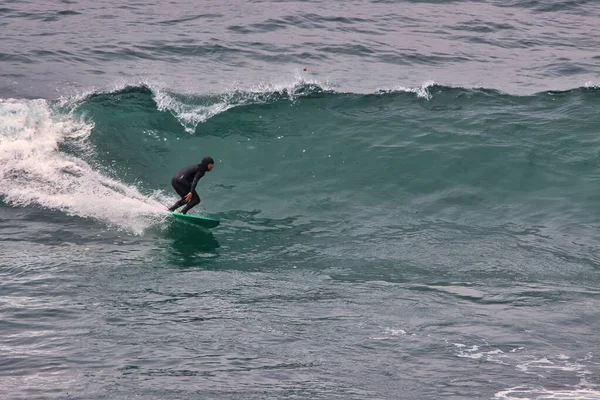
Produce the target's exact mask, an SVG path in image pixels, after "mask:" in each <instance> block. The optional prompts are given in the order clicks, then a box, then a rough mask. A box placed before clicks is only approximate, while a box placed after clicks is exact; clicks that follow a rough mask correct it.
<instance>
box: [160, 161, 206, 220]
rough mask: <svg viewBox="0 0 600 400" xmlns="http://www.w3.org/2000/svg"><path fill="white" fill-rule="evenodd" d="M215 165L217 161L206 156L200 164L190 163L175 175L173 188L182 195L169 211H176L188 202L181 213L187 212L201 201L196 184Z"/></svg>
mask: <svg viewBox="0 0 600 400" xmlns="http://www.w3.org/2000/svg"><path fill="white" fill-rule="evenodd" d="M214 165H215V161H214V160H213V159H212V158H211V157H204V158H203V159H202V162H201V163H200V164H194V165H190V166H189V167H185V168H184V169H182V170H181V171H179V172H178V173H176V174H175V176H173V179H171V185H173V189H175V191H176V192H177V194H178V195H180V196H181V200H179V201H178V202H177V203H175V204H173V205H172V206H171V207H169V211H171V212H172V211H175V210H177V209H178V208H179V207H181V206H182V205H184V204H186V203H187V204H186V206H185V207H183V208H182V209H181V211H180V212H181V213H182V214H185V213H187V212H188V211H190V210H191V209H192V207H194V206H196V205H197V204H198V203H200V196H198V193H196V185H197V184H198V180H199V179H200V178H202V177H203V176H204V174H205V173H206V172H207V171H211V170H212V169H213V167H214Z"/></svg>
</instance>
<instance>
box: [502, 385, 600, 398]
mask: <svg viewBox="0 0 600 400" xmlns="http://www.w3.org/2000/svg"><path fill="white" fill-rule="evenodd" d="M494 398H496V399H501V400H525V399H529V400H600V391H597V390H591V389H572V390H548V389H545V388H543V387H527V386H516V387H513V388H509V389H506V390H502V391H500V392H498V393H496V394H495V395H494Z"/></svg>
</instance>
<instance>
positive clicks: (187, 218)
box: [171, 212, 221, 229]
mask: <svg viewBox="0 0 600 400" xmlns="http://www.w3.org/2000/svg"><path fill="white" fill-rule="evenodd" d="M171 215H172V216H173V217H175V219H177V220H179V221H183V222H187V223H190V224H194V225H198V226H201V227H203V228H208V229H210V228H215V227H217V226H219V224H220V223H221V221H219V220H218V219H214V218H208V217H202V216H200V215H188V214H180V213H176V212H172V213H171Z"/></svg>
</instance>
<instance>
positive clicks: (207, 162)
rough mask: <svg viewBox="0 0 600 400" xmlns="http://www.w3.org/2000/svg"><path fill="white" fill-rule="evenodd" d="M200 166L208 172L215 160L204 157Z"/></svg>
mask: <svg viewBox="0 0 600 400" xmlns="http://www.w3.org/2000/svg"><path fill="white" fill-rule="evenodd" d="M201 164H202V165H204V166H205V167H206V169H207V170H209V171H210V170H212V169H213V167H214V166H215V160H213V159H212V157H204V158H203V159H202V163H201Z"/></svg>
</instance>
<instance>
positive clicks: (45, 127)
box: [0, 99, 165, 233]
mask: <svg viewBox="0 0 600 400" xmlns="http://www.w3.org/2000/svg"><path fill="white" fill-rule="evenodd" d="M92 128H93V126H92V125H91V124H89V123H85V122H83V121H77V120H75V119H74V118H73V117H72V116H69V115H61V114H58V113H55V112H53V110H52V109H51V107H50V106H49V104H48V103H47V102H46V101H45V100H30V101H26V100H12V99H11V100H2V99H0V196H3V197H4V201H5V202H7V203H10V204H13V205H21V206H28V205H39V206H42V207H45V208H49V209H55V210H61V211H64V212H66V213H67V214H69V215H76V216H79V217H83V218H93V219H97V220H100V221H103V222H105V223H107V224H109V225H113V226H117V227H119V228H122V229H126V230H130V231H133V232H136V233H141V232H142V231H143V230H144V229H145V228H147V227H148V226H150V225H151V224H152V223H156V222H157V221H159V220H161V219H162V218H164V216H165V213H164V206H163V205H162V204H161V203H160V202H159V201H157V200H156V199H155V198H154V196H153V197H152V198H151V197H148V196H144V195H143V194H142V193H140V192H139V191H138V190H137V189H136V188H135V187H133V186H128V185H126V184H123V183H121V182H119V181H117V180H114V179H111V178H109V177H107V176H104V175H103V174H101V173H99V172H97V171H95V170H94V169H92V167H91V166H90V165H89V164H88V163H87V162H86V161H85V160H83V159H82V158H79V157H77V156H75V155H70V154H67V153H65V152H62V151H60V149H59V144H61V143H68V144H70V145H73V146H75V148H76V149H79V150H78V152H77V153H78V154H79V153H81V154H85V152H86V142H85V139H86V138H87V137H88V136H89V134H90V132H91V130H92ZM88 151H89V149H88Z"/></svg>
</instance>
